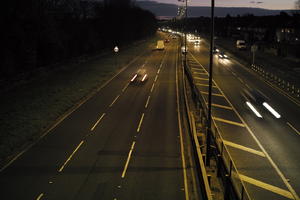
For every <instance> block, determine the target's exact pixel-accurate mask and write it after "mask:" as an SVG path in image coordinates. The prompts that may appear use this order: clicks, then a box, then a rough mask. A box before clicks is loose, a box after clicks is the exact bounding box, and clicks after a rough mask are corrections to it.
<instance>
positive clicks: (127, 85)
mask: <svg viewBox="0 0 300 200" xmlns="http://www.w3.org/2000/svg"><path fill="white" fill-rule="evenodd" d="M128 85H129V83H127V84H126V85H125V87H124V88H123V89H122V92H124V91H125V90H126V89H127V87H128Z"/></svg>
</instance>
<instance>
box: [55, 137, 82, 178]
mask: <svg viewBox="0 0 300 200" xmlns="http://www.w3.org/2000/svg"><path fill="white" fill-rule="evenodd" d="M83 143H84V141H83V140H82V141H81V142H80V143H79V145H78V146H77V147H76V149H75V150H74V151H73V152H72V154H71V155H70V156H69V158H68V159H67V160H66V161H65V163H64V164H63V165H62V166H61V168H60V169H59V170H58V172H62V170H63V169H64V168H65V166H66V164H67V163H68V162H69V161H70V160H71V159H72V157H73V155H74V154H75V153H76V151H78V149H79V148H80V146H81V145H82V144H83Z"/></svg>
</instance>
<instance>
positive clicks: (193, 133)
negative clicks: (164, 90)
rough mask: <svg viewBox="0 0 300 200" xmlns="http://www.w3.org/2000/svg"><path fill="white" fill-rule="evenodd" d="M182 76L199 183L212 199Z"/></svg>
mask: <svg viewBox="0 0 300 200" xmlns="http://www.w3.org/2000/svg"><path fill="white" fill-rule="evenodd" d="M182 76H183V79H182V80H183V90H184V102H185V108H186V113H187V119H188V122H189V129H190V133H191V138H192V144H193V148H194V153H195V156H196V157H197V160H196V161H198V162H196V166H197V168H198V169H200V171H201V175H202V176H201V177H199V181H200V183H202V185H204V188H203V190H204V191H205V197H204V198H205V199H207V200H212V199H213V198H212V192H211V189H210V185H209V181H208V176H207V173H206V168H205V164H204V161H203V156H202V152H201V148H200V144H199V141H198V137H197V132H196V124H195V119H194V117H193V115H192V113H191V112H190V109H189V105H188V99H187V95H186V91H187V89H186V84H185V79H184V76H185V73H182Z"/></svg>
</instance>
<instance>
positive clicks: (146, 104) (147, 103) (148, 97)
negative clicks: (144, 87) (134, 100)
mask: <svg viewBox="0 0 300 200" xmlns="http://www.w3.org/2000/svg"><path fill="white" fill-rule="evenodd" d="M149 101H150V95H149V96H148V99H147V102H146V105H145V108H147V107H148V104H149Z"/></svg>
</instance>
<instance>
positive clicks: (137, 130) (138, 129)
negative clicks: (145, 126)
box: [136, 113, 145, 132]
mask: <svg viewBox="0 0 300 200" xmlns="http://www.w3.org/2000/svg"><path fill="white" fill-rule="evenodd" d="M144 115H145V114H144V113H143V114H142V117H141V119H140V123H139V126H138V128H137V129H136V132H140V129H141V125H142V122H143V119H144Z"/></svg>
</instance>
